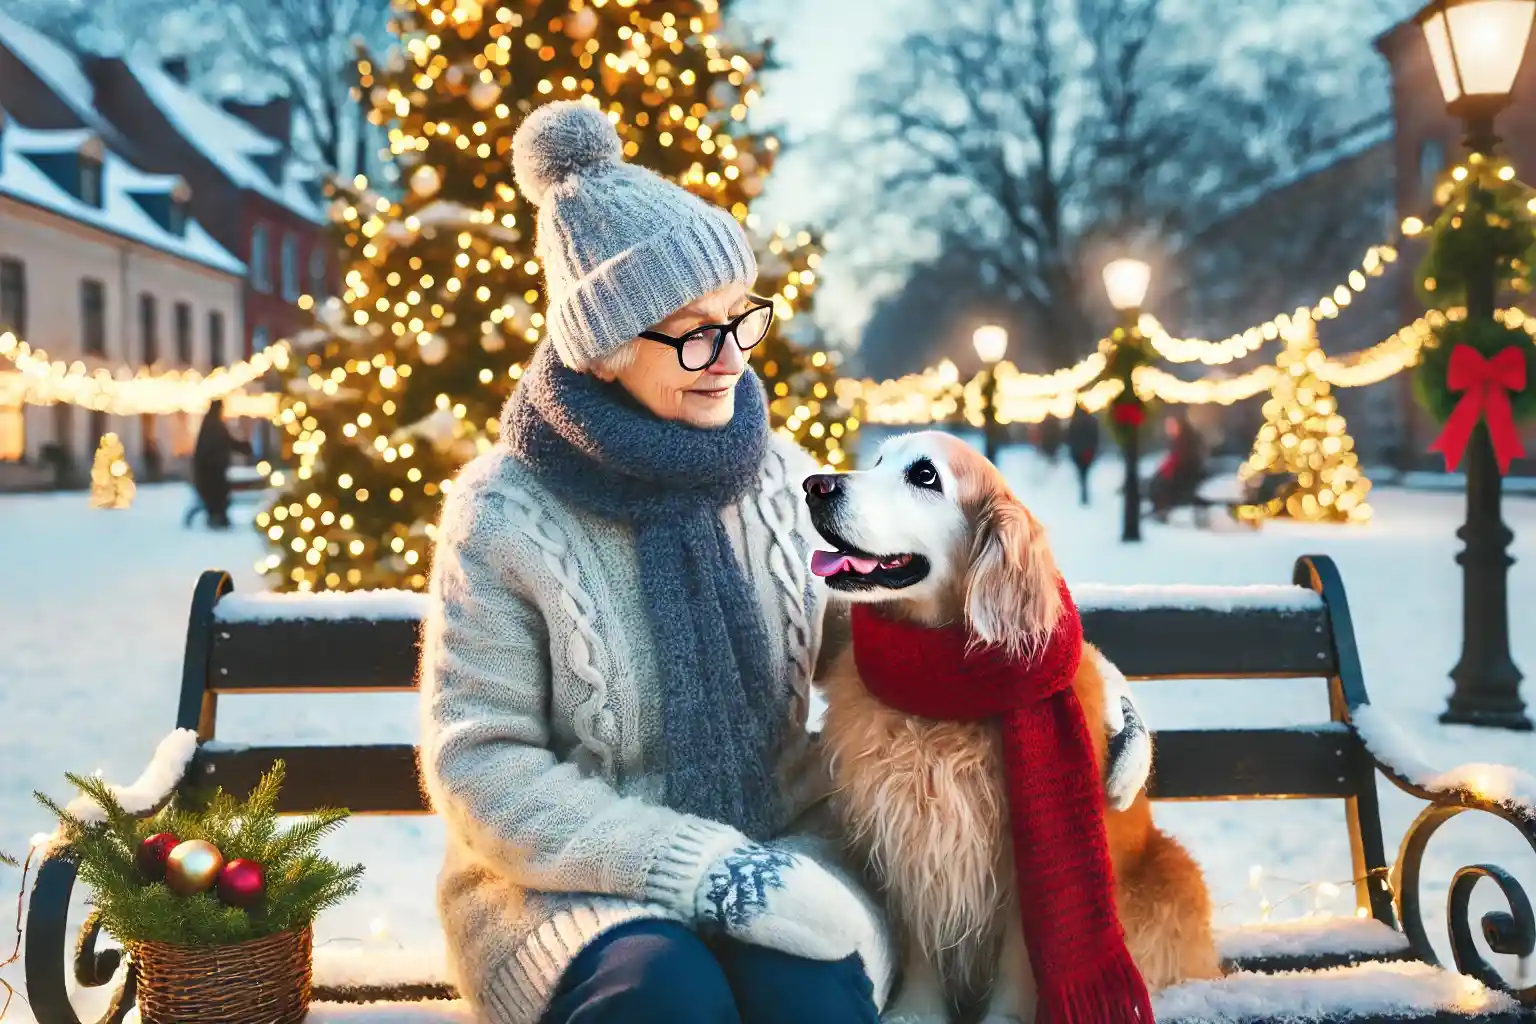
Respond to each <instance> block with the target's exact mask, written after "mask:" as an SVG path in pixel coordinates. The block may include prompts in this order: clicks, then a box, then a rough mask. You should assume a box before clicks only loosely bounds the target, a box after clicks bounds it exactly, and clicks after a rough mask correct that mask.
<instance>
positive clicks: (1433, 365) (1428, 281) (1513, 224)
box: [1413, 158, 1536, 423]
mask: <svg viewBox="0 0 1536 1024" xmlns="http://www.w3.org/2000/svg"><path fill="white" fill-rule="evenodd" d="M1509 166H1510V165H1509V164H1508V163H1507V162H1506V161H1489V160H1487V159H1477V158H1474V159H1473V160H1472V161H1471V162H1470V163H1469V164H1468V167H1469V170H1468V173H1467V174H1466V176H1465V177H1464V178H1463V179H1462V180H1461V181H1454V180H1452V181H1448V182H1446V183H1445V184H1444V185H1442V186H1441V190H1440V195H1439V197H1438V198H1440V199H1441V202H1442V209H1441V211H1440V215H1439V216H1438V217H1437V218H1436V219H1435V223H1434V224H1433V225H1432V226H1431V227H1430V228H1429V229H1428V230H1427V231H1426V234H1427V236H1428V241H1429V248H1428V250H1427V251H1426V252H1425V254H1424V259H1423V260H1422V261H1421V262H1420V264H1419V269H1418V276H1417V277H1416V279H1415V285H1416V287H1417V290H1418V294H1419V298H1420V299H1421V300H1422V301H1423V303H1424V305H1425V306H1427V307H1428V308H1430V309H1439V310H1442V311H1444V310H1449V309H1452V308H1454V307H1457V306H1462V305H1465V303H1466V301H1467V273H1468V270H1469V268H1472V267H1477V266H1479V265H1483V266H1486V265H1487V261H1489V260H1491V261H1492V263H1493V267H1494V279H1495V281H1497V282H1498V284H1497V288H1498V290H1499V291H1506V290H1512V291H1514V292H1516V293H1519V294H1530V293H1531V291H1532V288H1533V287H1536V192H1533V191H1532V190H1531V189H1530V188H1529V187H1528V186H1526V185H1525V184H1524V183H1522V182H1520V181H1519V180H1517V179H1515V178H1514V177H1513V172H1512V171H1509V170H1507V168H1509ZM1461 345H1470V346H1471V347H1472V348H1474V349H1476V350H1477V351H1478V352H1479V353H1480V354H1481V355H1483V356H1484V357H1487V358H1492V357H1493V356H1495V355H1497V354H1498V353H1500V352H1502V351H1503V350H1504V349H1506V348H1511V347H1518V348H1519V349H1520V351H1521V352H1523V353H1524V356H1525V360H1526V379H1527V380H1528V381H1531V382H1532V384H1531V385H1529V386H1527V387H1526V388H1525V390H1523V391H1518V392H1516V391H1511V392H1510V395H1509V398H1510V405H1511V409H1512V411H1513V414H1514V419H1515V422H1516V423H1520V422H1524V421H1527V420H1530V419H1532V418H1533V417H1536V344H1533V343H1532V339H1531V337H1530V335H1529V334H1527V333H1526V332H1525V331H1524V330H1521V329H1518V328H1515V327H1509V326H1506V325H1504V324H1501V323H1486V322H1484V323H1475V324H1474V323H1469V322H1468V321H1466V320H1450V319H1446V320H1445V321H1444V322H1443V323H1441V324H1439V325H1438V326H1436V327H1435V329H1434V341H1433V343H1432V344H1430V345H1426V346H1425V348H1424V350H1423V352H1422V353H1421V355H1420V359H1419V365H1418V367H1417V368H1416V369H1415V370H1414V374H1413V391H1414V396H1415V398H1417V399H1418V401H1419V404H1420V405H1422V406H1423V407H1424V408H1425V410H1426V411H1427V412H1429V414H1430V415H1431V416H1433V417H1434V418H1435V420H1436V421H1437V422H1440V423H1444V422H1445V421H1446V419H1447V418H1448V417H1449V416H1450V415H1451V410H1453V409H1455V408H1456V405H1457V403H1458V402H1459V401H1460V400H1461V397H1462V396H1461V393H1459V392H1455V391H1452V390H1451V389H1450V387H1449V385H1448V383H1447V373H1448V371H1449V368H1450V360H1451V355H1452V353H1454V352H1455V351H1456V349H1457V347H1458V346H1461Z"/></svg>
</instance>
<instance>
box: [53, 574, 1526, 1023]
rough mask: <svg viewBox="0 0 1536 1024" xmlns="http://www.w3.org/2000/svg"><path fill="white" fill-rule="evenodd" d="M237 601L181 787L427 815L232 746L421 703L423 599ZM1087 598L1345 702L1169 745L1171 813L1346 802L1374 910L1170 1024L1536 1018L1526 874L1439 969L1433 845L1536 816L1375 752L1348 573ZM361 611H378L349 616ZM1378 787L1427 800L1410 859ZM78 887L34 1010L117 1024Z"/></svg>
mask: <svg viewBox="0 0 1536 1024" xmlns="http://www.w3.org/2000/svg"><path fill="white" fill-rule="evenodd" d="M230 589H231V584H230V580H229V577H228V576H226V575H225V574H223V573H220V572H209V573H205V574H204V575H203V577H202V579H201V580H200V581H199V582H198V585H197V590H196V593H195V596H194V598H193V602H192V614H191V624H190V629H189V632H188V638H187V648H186V661H185V669H184V676H183V683H182V691H181V700H180V706H179V707H178V709H177V714H176V724H177V725H178V726H179V727H185V728H191V729H196V730H198V732H199V734H200V736H201V738H202V740H203V741H205V742H204V745H203V746H202V747H200V749H199V752H198V753H197V755H196V756H195V757H194V759H193V761H192V764H191V767H190V770H189V772H188V774H187V776H186V778H185V779H184V780H183V782H182V785H189V784H196V785H198V786H206V785H210V784H218V785H222V786H224V787H225V788H226V789H228V790H231V791H236V792H243V791H246V790H248V789H249V787H250V786H251V785H252V784H253V783H254V782H255V781H256V779H257V777H258V775H259V774H260V773H261V772H262V771H263V770H265V769H266V768H268V767H269V766H270V765H271V764H272V762H273V761H275V760H277V759H279V758H281V759H282V760H284V761H286V762H287V765H288V782H287V786H286V788H285V790H284V792H283V794H282V802H283V809H284V810H285V811H289V812H304V811H308V810H312V809H314V808H316V807H320V806H326V805H330V806H344V807H349V808H351V809H352V810H354V811H357V812H361V813H376V814H422V813H428V812H429V808H428V807H427V805H426V803H425V802H424V798H423V796H422V790H421V786H420V784H419V781H418V777H417V762H416V750H415V749H414V747H412V746H410V745H374V746H350V747H336V746H329V747H324V746H322V747H314V746H292V747H234V746H229V745H224V744H219V743H217V742H216V739H215V738H216V712H217V710H218V704H219V701H220V700H221V699H222V698H225V697H232V696H238V695H241V694H249V693H258V692H259V693H269V694H270V693H274V692H280V693H315V692H332V693H334V692H338V691H339V692H358V691H370V692H377V691H402V692H404V691H410V690H412V689H414V687H415V685H416V670H417V634H418V628H419V621H418V619H419V615H420V611H421V608H422V607H424V600H423V599H421V598H411V597H410V596H408V595H407V596H405V597H403V598H398V599H396V598H378V597H375V596H373V595H314V596H311V595H296V596H291V597H289V596H270V595H264V596H260V597H254V598H247V597H243V596H241V595H233V596H230V594H229V592H230ZM347 602H355V604H353V605H350V606H349V605H348V604H347ZM1079 602H1080V604H1081V605H1082V607H1083V618H1084V625H1085V628H1086V631H1087V635H1088V637H1089V639H1090V640H1091V641H1092V642H1094V643H1095V644H1097V645H1098V646H1099V647H1100V648H1101V649H1102V650H1103V651H1104V652H1105V653H1106V654H1107V655H1108V656H1109V657H1110V658H1111V659H1113V660H1114V661H1115V662H1116V663H1117V664H1118V665H1119V666H1120V667H1121V668H1122V669H1123V670H1124V671H1125V673H1126V674H1127V675H1128V676H1130V677H1131V678H1133V679H1180V678H1186V679H1188V678H1220V679H1229V678H1230V679H1248V678H1264V677H1270V678H1273V677H1285V678H1295V679H1321V680H1323V681H1325V682H1326V685H1327V688H1328V694H1329V698H1330V699H1329V703H1330V705H1331V715H1330V718H1331V721H1328V722H1324V723H1321V724H1318V725H1314V726H1306V727H1288V728H1263V729H1197V730H1176V731H1175V730H1163V731H1160V732H1159V733H1158V734H1157V736H1156V751H1157V759H1156V766H1155V770H1154V775H1153V779H1152V783H1151V792H1152V796H1153V797H1154V798H1155V799H1157V800H1181V801H1215V800H1261V799H1280V798H1289V799H1297V798H1303V799H1316V800H1341V801H1344V811H1345V817H1346V819H1347V823H1348V830H1349V848H1350V850H1351V853H1352V856H1353V877H1354V878H1355V879H1356V882H1355V886H1354V893H1355V903H1356V906H1357V908H1358V909H1357V916H1356V917H1350V918H1343V919H1335V920H1332V921H1323V922H1318V921H1312V922H1303V923H1301V924H1290V925H1277V926H1273V927H1265V926H1262V925H1261V926H1250V927H1247V928H1244V929H1240V930H1238V931H1236V932H1231V933H1224V935H1223V940H1222V941H1223V951H1224V955H1225V959H1226V961H1227V967H1228V968H1229V972H1230V973H1229V975H1228V977H1226V978H1224V979H1222V980H1219V981H1215V982H1203V983H1197V984H1193V985H1188V986H1181V987H1179V988H1177V989H1173V990H1169V991H1168V992H1165V993H1162V994H1160V995H1159V996H1158V997H1157V1005H1158V1007H1159V1011H1158V1012H1159V1019H1160V1020H1164V1021H1168V1020H1178V1021H1197V1020H1199V1021H1204V1020H1228V1021H1244V1022H1251V1021H1261V1020H1262V1021H1285V1020H1330V1021H1331V1020H1351V1021H1357V1022H1363V1021H1379V1022H1385V1021H1432V1020H1433V1021H1467V1020H1476V1021H1488V1022H1492V1021H1509V1022H1518V1021H1524V1022H1527V1024H1529V1022H1532V1021H1536V1009H1533V1008H1532V1004H1533V1003H1536V986H1533V987H1530V988H1526V989H1524V990H1523V991H1519V992H1515V993H1514V995H1513V997H1512V996H1511V995H1506V994H1504V993H1509V992H1510V991H1511V989H1510V987H1509V986H1508V985H1507V984H1506V983H1505V982H1504V981H1502V980H1501V978H1500V976H1499V975H1498V974H1497V973H1496V971H1495V969H1494V968H1493V967H1492V966H1491V965H1490V964H1489V963H1488V962H1487V961H1486V959H1485V957H1484V955H1483V953H1481V952H1480V951H1479V947H1478V945H1477V944H1476V942H1475V941H1474V934H1475V933H1479V934H1480V935H1481V936H1482V941H1483V942H1484V943H1485V944H1486V945H1487V946H1488V947H1489V948H1491V949H1492V950H1493V951H1494V952H1496V953H1501V954H1512V955H1515V956H1528V955H1530V954H1531V952H1532V947H1533V945H1536V921H1533V917H1532V912H1531V906H1530V902H1529V900H1528V899H1527V898H1526V895H1525V893H1524V891H1523V890H1521V888H1520V886H1519V885H1518V883H1516V882H1515V880H1514V879H1513V878H1511V877H1510V876H1509V875H1508V874H1506V873H1505V872H1503V871H1502V870H1501V869H1499V868H1496V867H1492V866H1489V865H1474V866H1470V867H1466V868H1462V869H1461V870H1460V871H1459V872H1457V874H1456V876H1455V878H1454V880H1453V882H1452V884H1451V890H1450V900H1449V931H1450V945H1451V949H1452V950H1453V952H1454V958H1455V968H1454V970H1452V969H1448V968H1443V967H1440V966H1438V965H1437V963H1436V960H1435V953H1434V950H1433V949H1432V947H1431V945H1430V942H1429V939H1428V936H1427V934H1426V931H1425V925H1424V921H1423V917H1422V908H1421V906H1420V871H1421V866H1422V863H1423V857H1424V853H1425V848H1426V845H1427V843H1428V841H1429V839H1430V837H1431V835H1433V834H1434V833H1435V831H1436V830H1437V829H1439V828H1440V827H1441V826H1442V825H1443V824H1444V823H1445V822H1446V821H1448V820H1449V819H1450V818H1453V817H1455V816H1456V815H1458V814H1461V813H1462V812H1463V811H1469V810H1474V811H1481V812H1483V813H1486V814H1491V815H1494V816H1496V817H1498V818H1501V819H1503V820H1504V821H1505V822H1507V823H1508V824H1509V825H1510V826H1512V827H1513V828H1514V829H1515V830H1517V832H1518V834H1519V835H1521V836H1522V837H1523V838H1524V839H1525V840H1526V841H1527V842H1528V843H1530V844H1531V846H1532V848H1533V850H1536V811H1533V809H1532V807H1531V806H1530V804H1528V803H1524V802H1521V801H1520V800H1517V799H1514V798H1512V797H1508V796H1507V795H1504V796H1501V797H1499V798H1495V797H1494V796H1492V795H1486V794H1480V793H1479V792H1478V791H1477V784H1476V782H1475V781H1471V780H1469V781H1465V782H1455V781H1451V782H1447V781H1445V780H1455V779H1457V778H1458V776H1457V775H1456V773H1454V772H1453V773H1450V774H1448V775H1443V776H1433V775H1430V774H1428V770H1427V769H1423V768H1422V767H1415V766H1412V765H1408V766H1404V765H1402V764H1399V765H1396V766H1394V765H1392V764H1388V763H1386V762H1385V761H1384V759H1383V757H1382V756H1379V755H1381V754H1382V753H1383V751H1382V750H1380V749H1378V750H1376V751H1375V752H1373V750H1372V749H1371V746H1370V745H1369V743H1368V741H1369V740H1371V739H1376V738H1378V736H1379V733H1378V732H1377V731H1376V730H1379V729H1382V728H1386V727H1388V726H1389V724H1390V723H1384V722H1382V720H1381V719H1379V718H1378V717H1377V715H1376V713H1375V712H1374V711H1373V710H1372V709H1371V708H1370V706H1369V700H1368V698H1367V695H1366V689H1365V680H1364V678H1363V677H1362V675H1361V669H1360V659H1359V654H1358V652H1357V650H1356V646H1355V636H1354V631H1353V628H1352V626H1351V623H1350V614H1349V606H1348V604H1347V602H1346V601H1345V596H1344V587H1343V584H1342V583H1341V581H1340V579H1339V575H1338V572H1337V571H1336V569H1335V568H1334V565H1333V563H1332V562H1331V561H1330V560H1329V559H1327V558H1320V557H1314V558H1303V559H1301V560H1300V561H1299V562H1298V563H1297V565H1296V573H1295V585H1293V586H1274V587H1188V588H1177V587H1175V588H1167V587H1082V588H1081V589H1080V591H1079ZM348 607H355V609H356V610H357V614H356V615H355V616H350V617H349V616H346V615H345V613H344V614H343V615H342V616H338V614H337V612H338V609H344V608H348ZM274 609H278V610H280V614H273V610H274ZM1405 628H1407V627H1405ZM1381 743H1382V741H1380V740H1379V739H1378V748H1379V747H1380V745H1381ZM1378 776H1379V777H1381V778H1385V779H1386V781H1387V782H1388V783H1390V784H1391V785H1393V786H1396V787H1398V788H1399V789H1402V790H1405V791H1406V792H1408V793H1410V794H1412V795H1413V796H1415V797H1417V798H1419V799H1421V800H1422V801H1424V803H1425V805H1426V806H1425V808H1424V810H1423V813H1422V814H1420V815H1419V817H1418V819H1417V820H1416V821H1415V822H1414V823H1413V825H1412V827H1411V828H1410V829H1409V831H1408V834H1407V836H1406V838H1405V839H1404V840H1403V841H1402V844H1401V847H1400V849H1399V852H1398V855H1397V859H1396V863H1395V864H1394V865H1390V866H1389V864H1388V861H1387V859H1386V853H1385V848H1384V845H1383V837H1382V826H1381V819H1380V817H1379V813H1378V808H1377V791H1376V784H1377V778H1378ZM1435 779H1438V780H1439V781H1434V780H1435ZM1199 852H1200V851H1199V850H1198V849H1196V850H1195V853H1196V855H1197V856H1198V854H1199ZM1481 878H1487V879H1490V880H1491V881H1492V882H1493V883H1494V885H1495V886H1496V887H1497V888H1498V889H1499V890H1501V891H1502V893H1503V896H1504V904H1505V905H1507V907H1508V910H1507V911H1497V912H1492V913H1487V914H1484V915H1483V916H1482V917H1481V919H1480V920H1473V916H1472V910H1471V903H1470V896H1471V893H1472V889H1473V887H1474V885H1476V883H1477V881H1478V880H1479V879H1481ZM74 879H75V866H74V864H73V863H72V861H71V860H70V855H69V852H68V850H54V851H52V852H51V853H50V854H49V856H48V858H47V859H46V860H45V861H44V862H43V864H42V867H41V870H40V871H39V874H38V877H37V880H36V883H35V885H34V888H33V890H32V895H31V902H30V911H29V914H28V918H27V930H26V982H27V997H28V1000H29V1001H30V1003H31V1006H32V1009H33V1011H34V1012H35V1013H36V1014H37V1018H38V1020H39V1021H40V1022H41V1024H77V1022H78V1017H77V1014H76V1011H75V1010H74V1009H73V1007H72V1004H71V994H70V988H71V986H70V984H69V983H68V980H67V979H69V978H71V977H73V979H74V980H75V982H76V984H77V987H103V986H115V987H116V991H117V996H116V999H115V1001H114V1003H113V1007H112V1009H111V1010H109V1011H108V1013H107V1015H106V1016H105V1017H104V1018H97V1019H100V1020H105V1021H109V1022H114V1024H115V1022H116V1021H119V1020H121V1019H122V1017H123V1015H124V1014H125V1013H126V1012H127V1009H128V1007H129V1005H130V1004H131V1003H132V999H133V990H134V979H133V974H132V967H131V965H129V966H127V967H126V968H124V967H123V965H122V964H121V963H120V954H119V952H118V951H116V950H110V949H108V950H98V949H97V948H96V940H97V938H98V936H97V935H96V934H95V932H94V930H92V929H91V928H89V927H86V928H84V929H82V931H81V934H80V938H79V940H78V942H77V941H75V940H73V939H72V938H71V937H70V935H69V926H68V923H67V917H68V906H69V903H70V894H71V890H72V887H73V883H74ZM429 881H430V880H429V879H423V883H424V884H427V883H428V882H429ZM406 962H409V961H408V960H407V961H406ZM407 970H410V969H409V968H407ZM1457 972H1460V973H1459V975H1458V973H1457ZM345 980H346V979H341V980H338V979H337V978H335V977H328V970H327V964H326V963H325V961H324V960H323V959H318V958H317V962H316V976H315V985H316V988H315V995H316V999H317V1001H318V1002H317V1008H316V1011H315V1015H314V1016H313V1017H312V1020H315V1021H325V1020H327V1019H332V1018H328V1017H327V1016H326V1013H327V1010H326V1003H327V1002H352V1003H357V1002H379V1003H383V1002H390V1003H413V1004H416V1005H414V1006H413V1007H398V1006H394V1007H390V1009H389V1017H388V1019H389V1020H391V1021H403V1020H422V1021H446V1020H467V1019H468V1018H467V1016H460V1015H461V1014H463V1012H464V1011H463V1010H462V1008H459V1009H455V1008H454V1007H455V1005H456V1004H452V1003H444V1002H436V1003H433V1002H429V1001H431V1000H447V999H452V998H453V996H454V992H453V989H452V987H451V986H450V985H449V984H448V982H447V980H446V979H445V978H444V977H443V976H442V974H441V971H440V969H439V971H438V972H437V974H436V976H434V975H433V972H432V970H431V969H428V968H421V967H419V966H418V967H416V968H415V970H414V973H401V974H400V975H398V976H392V977H390V978H389V979H387V982H380V983H378V984H369V985H361V984H345V983H343V982H344V981H345ZM351 980H352V981H354V982H355V981H356V975H355V974H353V975H351ZM1485 986H1486V987H1485ZM1522 1002H1523V1003H1524V1004H1525V1005H1524V1007H1523V1008H1522V1007H1521V1006H1520V1005H1519V1004H1520V1003H1522ZM1257 1007H1262V1008H1263V1009H1262V1010H1259V1009H1256V1008H1257ZM354 1009H357V1008H354ZM381 1009H382V1008H381ZM329 1012H331V1013H338V1014H339V1013H341V1012H342V1009H341V1008H339V1007H338V1008H333V1009H332V1010H330V1011H329ZM413 1014H420V1016H419V1017H417V1016H412V1015H413ZM347 1019H348V1020H356V1019H367V1017H366V1016H364V1017H361V1018H359V1017H357V1016H348V1017H347Z"/></svg>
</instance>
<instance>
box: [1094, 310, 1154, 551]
mask: <svg viewBox="0 0 1536 1024" xmlns="http://www.w3.org/2000/svg"><path fill="white" fill-rule="evenodd" d="M1122 316H1123V319H1124V323H1122V324H1121V325H1120V326H1119V327H1116V328H1115V329H1114V331H1112V332H1111V333H1110V335H1109V350H1108V351H1107V352H1106V353H1105V363H1104V372H1103V373H1102V374H1100V376H1099V380H1117V381H1119V382H1120V384H1121V388H1122V390H1121V392H1120V394H1119V395H1118V396H1116V398H1115V400H1114V401H1113V402H1111V403H1110V405H1109V410H1108V420H1109V433H1110V436H1111V437H1113V438H1114V439H1115V443H1116V444H1118V445H1119V446H1120V452H1121V454H1122V455H1123V456H1124V457H1125V483H1124V486H1123V494H1124V497H1125V514H1124V517H1123V523H1122V526H1121V530H1120V539H1121V540H1122V541H1139V540H1141V438H1142V434H1143V433H1144V431H1145V429H1146V425H1147V410H1148V403H1147V401H1146V400H1145V399H1143V398H1142V397H1141V396H1140V395H1138V394H1137V393H1136V386H1135V377H1136V371H1137V370H1139V369H1141V368H1142V367H1143V366H1151V365H1152V364H1153V363H1154V362H1156V361H1157V352H1156V350H1155V349H1153V347H1152V342H1151V340H1150V339H1149V338H1148V337H1147V336H1146V335H1145V334H1143V333H1142V331H1141V327H1140V325H1139V320H1140V317H1141V314H1140V311H1139V310H1134V309H1133V310H1125V311H1123V314H1122Z"/></svg>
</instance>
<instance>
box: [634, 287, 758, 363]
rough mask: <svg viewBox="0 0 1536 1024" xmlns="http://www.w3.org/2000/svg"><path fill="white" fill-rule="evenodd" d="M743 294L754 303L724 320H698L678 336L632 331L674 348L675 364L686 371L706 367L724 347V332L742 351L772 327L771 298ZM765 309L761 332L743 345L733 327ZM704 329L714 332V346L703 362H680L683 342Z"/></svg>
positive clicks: (754, 346)
mask: <svg viewBox="0 0 1536 1024" xmlns="http://www.w3.org/2000/svg"><path fill="white" fill-rule="evenodd" d="M747 298H749V299H751V300H752V301H753V302H754V303H755V305H753V306H750V307H748V308H747V309H745V310H743V311H742V312H741V313H738V314H737V315H736V316H733V317H732V318H731V319H730V320H729V321H728V322H726V323H723V324H700V325H699V326H697V327H695V328H694V329H693V330H691V331H689V332H688V333H687V334H685V335H683V336H682V337H681V338H674V337H672V336H671V335H670V334H662V333H661V332H660V331H641V332H640V333H639V334H638V335H636V337H639V338H644V339H646V340H647V341H659V342H661V343H662V344H663V345H667V346H670V347H671V348H673V349H674V350H676V352H677V364H678V365H679V366H681V367H682V368H683V369H685V370H688V371H689V372H698V371H700V370H707V369H709V368H710V367H711V366H713V365H715V360H716V359H719V358H720V351H721V349H723V348H725V339H726V336H727V335H729V336H730V339H731V340H732V341H733V342H735V344H736V347H737V348H739V349H741V351H743V352H750V351H752V350H753V349H754V348H756V347H757V346H758V345H760V344H762V342H763V339H764V338H766V337H768V332H769V331H770V330H771V329H772V328H773V300H772V299H765V298H762V297H761V296H757V295H748V296H747ZM765 309H766V310H767V311H768V322H767V323H766V324H764V325H763V333H762V335H761V336H760V337H759V338H758V339H757V340H756V341H754V342H752V344H750V345H743V344H742V343H741V335H740V334H738V333H737V329H738V328H739V327H740V326H741V322H742V321H743V320H745V319H746V318H747V317H749V316H751V315H752V314H754V313H758V312H761V311H762V310H765ZM705 331H714V332H715V344H714V347H713V348H712V349H710V353H709V358H708V359H707V360H705V362H704V365H703V366H689V365H688V364H687V363H685V362H683V346H685V345H687V344H688V341H689V339H691V338H693V337H694V336H695V335H700V334H703V333H704V332H705Z"/></svg>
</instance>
